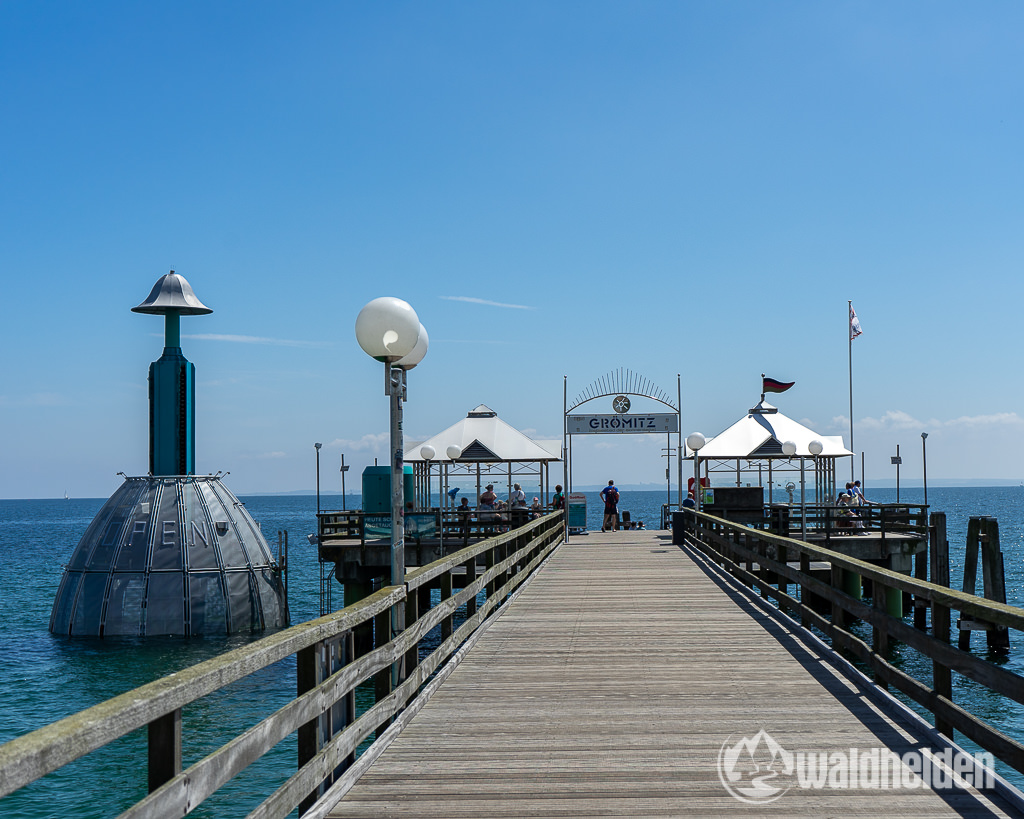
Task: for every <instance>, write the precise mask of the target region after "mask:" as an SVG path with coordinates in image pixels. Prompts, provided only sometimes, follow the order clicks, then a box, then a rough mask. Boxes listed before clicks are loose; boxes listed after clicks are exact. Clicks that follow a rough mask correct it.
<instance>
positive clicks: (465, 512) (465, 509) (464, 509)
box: [455, 498, 473, 535]
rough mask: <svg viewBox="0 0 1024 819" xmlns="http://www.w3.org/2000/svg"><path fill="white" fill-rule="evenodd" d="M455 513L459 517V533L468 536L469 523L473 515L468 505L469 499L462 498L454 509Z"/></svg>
mask: <svg viewBox="0 0 1024 819" xmlns="http://www.w3.org/2000/svg"><path fill="white" fill-rule="evenodd" d="M455 511H456V512H457V513H458V515H459V531H460V532H461V533H462V534H464V535H468V534H469V521H470V518H471V517H472V515H473V509H472V507H470V505H469V498H463V499H462V500H461V501H460V502H459V505H458V506H457V507H456V508H455Z"/></svg>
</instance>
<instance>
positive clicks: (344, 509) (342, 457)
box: [341, 452, 348, 512]
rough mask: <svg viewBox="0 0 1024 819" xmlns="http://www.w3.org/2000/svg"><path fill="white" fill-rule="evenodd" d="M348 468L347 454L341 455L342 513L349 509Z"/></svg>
mask: <svg viewBox="0 0 1024 819" xmlns="http://www.w3.org/2000/svg"><path fill="white" fill-rule="evenodd" d="M346 472H348V467H347V466H345V453H344V452H342V453H341V511H342V512H345V511H346V510H347V508H348V507H346V505H345V473H346Z"/></svg>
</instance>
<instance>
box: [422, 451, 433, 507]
mask: <svg viewBox="0 0 1024 819" xmlns="http://www.w3.org/2000/svg"><path fill="white" fill-rule="evenodd" d="M436 454H437V451H436V450H435V449H434V448H433V447H432V446H431V445H430V444H425V445H424V446H421V447H420V457H422V458H423V460H424V461H426V462H427V508H428V509H429V508H430V462H431V460H433V458H434V456H435V455H436Z"/></svg>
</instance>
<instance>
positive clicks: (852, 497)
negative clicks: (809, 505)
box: [836, 481, 871, 530]
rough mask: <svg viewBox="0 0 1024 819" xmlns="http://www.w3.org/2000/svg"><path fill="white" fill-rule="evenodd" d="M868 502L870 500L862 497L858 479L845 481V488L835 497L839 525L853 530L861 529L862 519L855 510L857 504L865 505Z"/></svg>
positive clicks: (862, 526)
mask: <svg viewBox="0 0 1024 819" xmlns="http://www.w3.org/2000/svg"><path fill="white" fill-rule="evenodd" d="M870 503H871V501H869V500H868V499H867V498H865V497H864V491H863V490H862V489H861V486H860V481H847V483H846V489H845V490H844V491H842V492H840V493H839V497H838V498H836V506H837V507H838V509H839V518H840V523H839V525H840V526H842V527H844V528H853V529H855V530H857V529H863V528H864V521H862V520H861V519H860V513H859V512H857V511H856V510H857V507H858V506H867V505H868V504H870Z"/></svg>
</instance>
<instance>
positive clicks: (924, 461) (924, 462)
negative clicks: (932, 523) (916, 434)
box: [921, 432, 928, 506]
mask: <svg viewBox="0 0 1024 819" xmlns="http://www.w3.org/2000/svg"><path fill="white" fill-rule="evenodd" d="M927 440H928V433H927V432H922V433H921V468H922V470H923V473H924V505H925V506H927V505H928V445H927V444H926V443H925V441H927Z"/></svg>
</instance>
